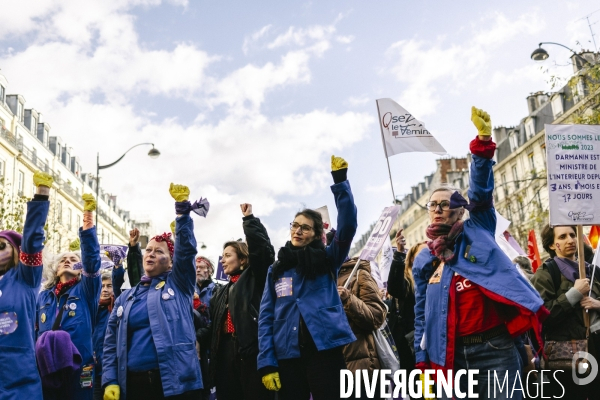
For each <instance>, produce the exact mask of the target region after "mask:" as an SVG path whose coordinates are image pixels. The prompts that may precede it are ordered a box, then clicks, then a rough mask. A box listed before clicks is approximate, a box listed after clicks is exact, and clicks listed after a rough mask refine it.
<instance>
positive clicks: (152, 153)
mask: <svg viewBox="0 0 600 400" xmlns="http://www.w3.org/2000/svg"><path fill="white" fill-rule="evenodd" d="M145 145H151V146H152V149H150V151H149V152H148V156H149V157H150V158H152V159H155V158H158V156H160V151H158V150H157V149H155V148H154V143H139V144H136V145H135V146H133V147H130V148H129V150H127V151H126V152H125V153H123V155H122V156H121V157H119V158H118V159H117V161H115V162H112V163H110V164H106V165H100V153H98V155H97V157H96V201H99V198H100V170H101V169H106V168H110V167H112V166H113V165H115V164H117V163H118V162H119V161H121V160H122V159H123V157H125V155H126V154H127V153H129V152H130V151H131V150H132V149H134V148H136V147H138V146H145ZM99 211H100V209H98V210H97V211H96V228H97V227H98V213H99Z"/></svg>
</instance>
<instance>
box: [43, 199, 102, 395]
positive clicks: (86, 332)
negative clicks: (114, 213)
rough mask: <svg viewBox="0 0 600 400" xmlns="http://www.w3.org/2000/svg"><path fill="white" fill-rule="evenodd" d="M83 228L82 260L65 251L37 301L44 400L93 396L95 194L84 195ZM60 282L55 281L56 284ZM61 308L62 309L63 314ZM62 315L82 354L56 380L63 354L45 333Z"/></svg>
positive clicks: (97, 294)
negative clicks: (56, 367) (55, 367)
mask: <svg viewBox="0 0 600 400" xmlns="http://www.w3.org/2000/svg"><path fill="white" fill-rule="evenodd" d="M83 201H84V206H83V210H84V212H83V227H82V228H80V229H79V238H80V241H81V262H78V256H77V254H76V253H65V254H63V255H62V256H61V257H60V258H59V260H58V265H57V270H56V279H57V280H58V282H57V283H56V284H55V285H52V287H50V288H48V289H46V290H44V291H42V292H41V293H40V295H39V297H38V300H37V306H38V311H37V324H38V343H37V345H36V355H37V358H38V365H39V368H40V375H41V376H42V385H43V387H44V399H45V400H65V399H66V400H69V399H73V400H92V398H93V385H94V382H93V381H94V350H93V346H92V332H93V327H94V324H95V321H96V313H97V311H98V299H99V298H100V290H101V280H100V264H101V262H100V246H99V244H98V236H97V234H96V227H95V226H94V225H93V224H94V222H93V219H94V213H93V211H94V210H95V209H96V200H95V199H94V197H93V196H92V195H91V194H84V195H83ZM54 282H56V281H52V282H50V283H51V284H52V283H54ZM61 308H62V313H61V312H60V310H61ZM58 316H60V317H61V319H60V322H59V323H58V330H62V331H65V332H67V333H68V334H69V336H70V338H71V342H72V344H73V345H74V346H75V348H76V349H77V351H78V352H79V355H80V356H81V364H80V365H75V366H74V368H73V371H72V373H71V374H70V375H69V376H64V375H63V376H62V377H61V378H60V379H57V377H56V376H55V372H56V371H53V370H51V369H48V368H51V367H52V366H53V365H55V360H56V359H57V358H58V357H61V356H59V355H58V354H57V350H64V348H63V349H56V348H54V349H51V348H50V347H47V344H46V342H45V340H44V337H43V336H42V335H43V334H44V333H46V332H48V331H52V330H54V329H53V325H54V322H55V320H56V318H57V317H58Z"/></svg>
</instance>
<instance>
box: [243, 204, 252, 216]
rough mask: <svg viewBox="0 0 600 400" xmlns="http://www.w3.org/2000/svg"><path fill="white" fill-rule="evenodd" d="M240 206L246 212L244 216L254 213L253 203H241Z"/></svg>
mask: <svg viewBox="0 0 600 400" xmlns="http://www.w3.org/2000/svg"><path fill="white" fill-rule="evenodd" d="M240 208H241V209H242V214H244V217H247V216H248V215H251V214H252V204H248V203H244V204H240Z"/></svg>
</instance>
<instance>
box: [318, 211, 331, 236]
mask: <svg viewBox="0 0 600 400" xmlns="http://www.w3.org/2000/svg"><path fill="white" fill-rule="evenodd" d="M315 211H316V212H318V213H319V214H321V218H323V232H325V234H328V233H329V232H331V228H333V227H332V226H331V218H329V209H328V208H327V206H323V207H319V208H316V209H315Z"/></svg>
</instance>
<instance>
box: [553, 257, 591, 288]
mask: <svg viewBox="0 0 600 400" xmlns="http://www.w3.org/2000/svg"><path fill="white" fill-rule="evenodd" d="M554 261H555V262H556V265H557V266H558V269H560V273H561V274H563V276H564V277H565V278H567V279H568V280H570V281H571V282H575V280H576V279H579V263H578V262H576V261H573V260H569V259H568V258H562V257H559V256H556V257H554ZM585 274H586V277H587V278H589V277H590V276H591V274H590V264H588V263H585Z"/></svg>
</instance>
